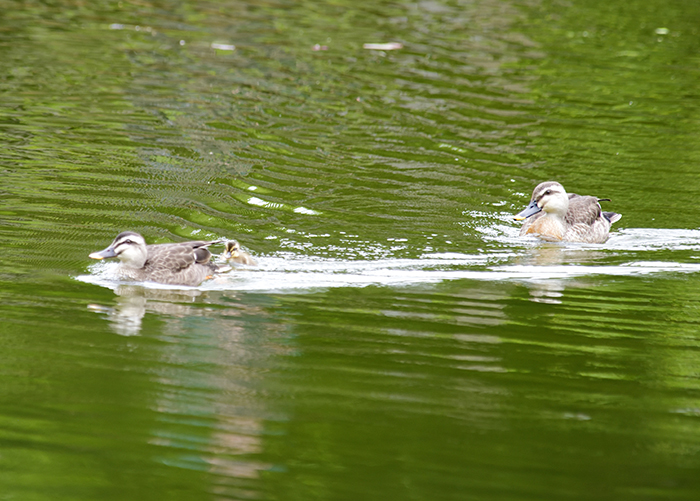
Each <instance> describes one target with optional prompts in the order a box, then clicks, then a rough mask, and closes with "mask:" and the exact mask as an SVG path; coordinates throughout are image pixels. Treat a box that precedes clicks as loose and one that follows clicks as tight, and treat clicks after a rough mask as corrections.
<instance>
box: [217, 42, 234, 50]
mask: <svg viewBox="0 0 700 501" xmlns="http://www.w3.org/2000/svg"><path fill="white" fill-rule="evenodd" d="M211 48H212V49H216V50H236V46H235V45H231V44H226V43H215V42H214V43H212V44H211Z"/></svg>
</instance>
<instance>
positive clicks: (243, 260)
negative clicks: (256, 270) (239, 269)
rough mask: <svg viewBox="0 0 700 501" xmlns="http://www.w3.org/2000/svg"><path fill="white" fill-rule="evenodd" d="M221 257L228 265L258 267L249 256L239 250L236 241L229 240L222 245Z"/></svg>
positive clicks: (239, 245) (239, 246) (239, 247)
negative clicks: (236, 264)
mask: <svg viewBox="0 0 700 501" xmlns="http://www.w3.org/2000/svg"><path fill="white" fill-rule="evenodd" d="M221 257H222V258H223V259H224V260H226V261H228V262H229V263H238V264H245V265H247V266H257V265H258V263H257V262H256V261H255V259H253V257H252V256H251V255H250V254H248V253H247V252H246V251H244V250H241V244H239V243H238V242H237V241H236V240H229V241H227V242H225V243H224V253H223V254H222V255H221Z"/></svg>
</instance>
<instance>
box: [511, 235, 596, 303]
mask: <svg viewBox="0 0 700 501" xmlns="http://www.w3.org/2000/svg"><path fill="white" fill-rule="evenodd" d="M606 257H609V254H607V253H605V252H603V251H601V250H597V249H592V248H585V247H581V248H571V247H568V246H562V245H560V244H544V245H540V246H537V247H533V248H531V249H529V251H528V252H527V253H525V254H523V255H521V256H519V258H518V259H517V260H516V261H515V264H514V265H515V266H519V267H531V268H532V271H533V274H539V275H541V276H542V280H531V281H528V289H529V292H530V297H531V300H532V301H533V302H536V303H547V304H561V302H562V300H561V298H562V297H563V295H564V291H565V290H566V289H567V288H572V287H574V288H575V287H588V286H590V285H591V280H590V279H587V278H584V277H581V276H580V266H585V265H589V266H590V265H593V264H598V263H600V262H601V261H602V260H603V259H605V258H606ZM574 267H575V268H574Z"/></svg>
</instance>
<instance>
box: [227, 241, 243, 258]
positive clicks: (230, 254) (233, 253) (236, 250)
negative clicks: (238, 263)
mask: <svg viewBox="0 0 700 501" xmlns="http://www.w3.org/2000/svg"><path fill="white" fill-rule="evenodd" d="M240 253H241V244H239V243H238V242H237V241H236V240H228V241H227V242H226V243H225V244H224V259H226V260H229V259H235V258H237V257H238V256H240Z"/></svg>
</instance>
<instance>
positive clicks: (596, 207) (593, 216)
mask: <svg viewBox="0 0 700 501" xmlns="http://www.w3.org/2000/svg"><path fill="white" fill-rule="evenodd" d="M600 215H601V208H600V204H599V203H598V199H597V198H596V197H589V196H581V195H577V194H576V193H570V194H569V210H568V211H567V212H566V216H565V217H564V220H565V221H566V223H567V224H568V225H569V226H576V225H580V224H583V225H586V226H593V224H594V223H595V222H596V221H597V220H598V219H599V218H600Z"/></svg>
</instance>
